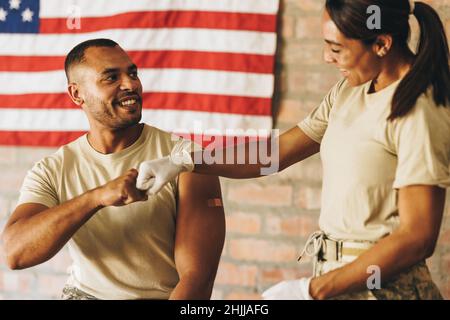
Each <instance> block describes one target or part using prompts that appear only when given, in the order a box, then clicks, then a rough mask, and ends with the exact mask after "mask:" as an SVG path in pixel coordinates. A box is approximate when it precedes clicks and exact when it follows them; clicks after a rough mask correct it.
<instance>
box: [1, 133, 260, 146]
mask: <svg viewBox="0 0 450 320" xmlns="http://www.w3.org/2000/svg"><path fill="white" fill-rule="evenodd" d="M84 133H85V132H83V131H0V145H4V146H22V147H25V146H28V147H59V146H62V145H65V144H67V143H69V142H71V141H73V140H75V139H77V138H79V137H80V136H82V135H83V134H84ZM179 135H180V136H182V137H184V138H186V139H191V140H193V141H195V142H197V143H199V144H201V145H202V146H203V147H206V146H207V145H209V144H211V143H212V144H213V146H214V147H220V148H221V147H225V146H231V145H233V144H236V143H241V141H242V140H244V141H245V142H248V141H256V140H265V139H264V138H257V137H245V138H244V137H240V138H238V139H239V140H238V139H237V138H236V137H226V136H214V137H213V136H207V135H194V134H179ZM211 147H212V146H211Z"/></svg>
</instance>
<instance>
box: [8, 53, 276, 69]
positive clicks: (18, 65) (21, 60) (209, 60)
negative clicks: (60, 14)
mask: <svg viewBox="0 0 450 320" xmlns="http://www.w3.org/2000/svg"><path fill="white" fill-rule="evenodd" d="M128 53H129V55H130V57H131V59H132V60H133V61H134V62H135V63H136V64H137V65H138V67H140V68H179V69H204V70H222V71H239V72H251V73H268V74H270V73H272V72H273V64H274V61H273V60H274V59H273V56H270V55H258V54H237V53H225V52H197V51H129V52H128ZM64 59H65V57H61V56H0V71H8V72H13V71H17V72H36V71H54V70H63V69H64Z"/></svg>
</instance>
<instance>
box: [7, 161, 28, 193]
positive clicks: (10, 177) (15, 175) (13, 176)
mask: <svg viewBox="0 0 450 320" xmlns="http://www.w3.org/2000/svg"><path fill="white" fill-rule="evenodd" d="M27 170H28V169H26V168H21V167H14V168H8V170H3V171H2V182H1V183H0V193H1V192H19V189H20V187H21V186H22V182H23V178H25V174H26V173H27Z"/></svg>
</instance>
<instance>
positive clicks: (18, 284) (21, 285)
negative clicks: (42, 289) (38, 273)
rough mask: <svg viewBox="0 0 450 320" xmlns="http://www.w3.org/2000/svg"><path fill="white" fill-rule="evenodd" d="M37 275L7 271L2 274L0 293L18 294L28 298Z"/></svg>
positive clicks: (27, 272)
mask: <svg viewBox="0 0 450 320" xmlns="http://www.w3.org/2000/svg"><path fill="white" fill-rule="evenodd" d="M34 282H35V275H34V274H33V273H32V272H29V271H5V272H3V274H2V281H1V285H2V287H0V291H9V292H16V293H19V294H22V295H23V298H26V294H29V293H30V292H31V291H32V288H33V284H34Z"/></svg>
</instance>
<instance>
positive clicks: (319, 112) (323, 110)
mask: <svg viewBox="0 0 450 320" xmlns="http://www.w3.org/2000/svg"><path fill="white" fill-rule="evenodd" d="M345 81H346V79H344V80H341V81H339V82H338V83H337V84H336V85H335V86H334V87H333V88H332V89H331V90H330V91H329V92H328V94H327V95H326V96H325V98H324V99H323V100H322V103H321V104H320V105H319V106H318V107H317V108H315V109H314V110H313V111H312V112H311V113H310V114H309V115H308V116H307V117H306V118H305V119H304V120H302V121H301V122H300V123H299V124H298V127H299V128H300V129H301V130H302V131H303V132H304V133H305V134H306V135H307V136H308V137H310V138H311V139H313V140H314V141H316V142H317V143H320V142H321V141H322V138H323V136H324V134H325V131H326V130H327V127H328V119H329V115H330V111H331V108H332V107H333V104H334V101H335V100H336V97H337V96H338V94H339V91H340V90H341V88H342V86H343V84H344V83H345Z"/></svg>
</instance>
